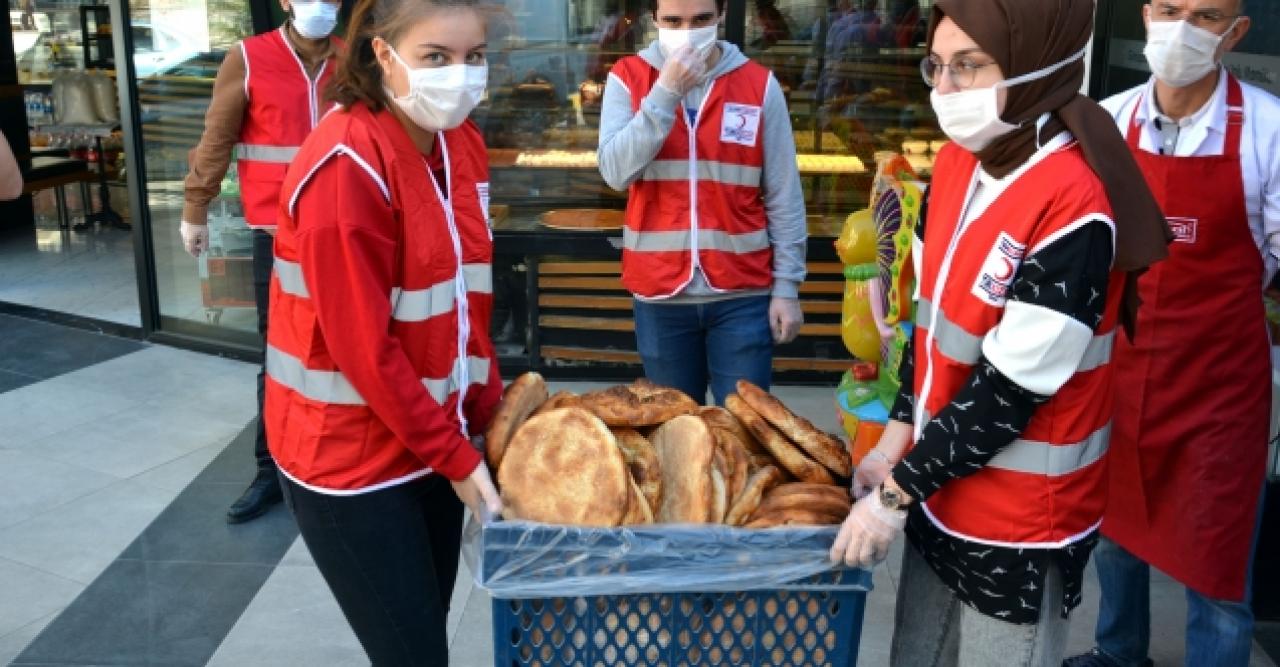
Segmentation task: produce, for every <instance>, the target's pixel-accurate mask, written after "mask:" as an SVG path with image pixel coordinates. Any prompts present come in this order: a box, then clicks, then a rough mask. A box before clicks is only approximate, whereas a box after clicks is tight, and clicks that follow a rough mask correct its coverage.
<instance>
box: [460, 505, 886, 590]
mask: <svg viewBox="0 0 1280 667" xmlns="http://www.w3.org/2000/svg"><path fill="white" fill-rule="evenodd" d="M836 532H837V527H836V526H821V527H818V526H815V527H795V528H779V529H772V530H748V529H745V528H733V527H730V526H720V525H649V526H631V527H625V528H588V527H576V526H549V525H546V524H539V523H532V522H528V521H501V522H488V523H485V522H482V521H478V520H476V519H475V517H472V518H471V519H470V520H469V521H468V523H467V527H466V530H465V531H464V533H463V558H464V559H465V560H466V563H467V567H469V568H470V569H471V572H472V573H473V575H474V576H475V582H476V585H477V586H479V587H480V588H482V589H484V590H485V591H488V592H489V594H490V595H492V596H494V597H496V598H500V599H511V598H548V597H566V596H582V595H623V594H631V593H678V592H715V591H729V592H735V591H747V590H760V589H788V590H863V591H869V590H871V574H870V573H869V572H867V571H865V570H859V569H853V568H847V567H845V566H843V565H840V566H834V565H832V563H831V561H830V560H828V553H829V551H830V549H831V545H832V543H833V542H835V539H836Z"/></svg>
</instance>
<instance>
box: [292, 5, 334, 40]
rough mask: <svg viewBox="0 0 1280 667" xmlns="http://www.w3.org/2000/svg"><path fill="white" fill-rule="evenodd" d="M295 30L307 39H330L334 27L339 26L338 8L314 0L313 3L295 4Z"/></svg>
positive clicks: (293, 6) (293, 7)
mask: <svg viewBox="0 0 1280 667" xmlns="http://www.w3.org/2000/svg"><path fill="white" fill-rule="evenodd" d="M289 7H290V8H292V9H293V29H294V30H297V31H298V34H299V35H302V36H303V37H306V38H307V39H320V38H322V37H328V36H329V34H330V33H332V32H333V27H334V26H335V25H337V24H338V6H337V5H333V4H329V3H327V2H321V1H320V0H314V1H313V2H294V3H290V4H289Z"/></svg>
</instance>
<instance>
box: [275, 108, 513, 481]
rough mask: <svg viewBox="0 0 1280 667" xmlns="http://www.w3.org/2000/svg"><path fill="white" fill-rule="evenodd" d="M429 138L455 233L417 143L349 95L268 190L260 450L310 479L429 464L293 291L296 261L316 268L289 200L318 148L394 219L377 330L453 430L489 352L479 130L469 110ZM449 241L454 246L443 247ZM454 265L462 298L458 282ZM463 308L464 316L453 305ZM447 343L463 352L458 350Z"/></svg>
mask: <svg viewBox="0 0 1280 667" xmlns="http://www.w3.org/2000/svg"><path fill="white" fill-rule="evenodd" d="M437 136H439V137H441V139H440V141H441V142H442V150H443V152H444V155H445V156H446V158H447V160H448V164H449V165H450V167H451V170H450V177H449V186H448V187H449V188H450V191H449V193H448V198H449V200H450V202H451V204H452V207H453V218H454V220H453V223H454V227H455V228H456V232H457V238H456V239H455V237H454V234H453V232H452V231H451V228H450V225H449V220H448V216H447V213H446V210H445V207H444V205H443V204H442V202H441V201H440V198H439V197H438V196H437V193H436V189H435V187H433V186H432V180H431V177H430V176H429V175H428V173H427V167H426V164H425V161H424V159H423V157H422V154H421V153H420V152H419V151H418V149H417V148H416V147H415V146H414V145H413V143H412V141H411V140H410V139H409V136H408V135H407V134H405V132H404V129H403V128H402V127H401V126H400V125H399V123H398V121H396V119H395V117H394V116H392V114H390V113H389V112H387V111H382V112H379V113H373V112H371V111H369V110H368V108H367V107H365V106H364V105H362V104H357V105H355V106H353V107H352V108H351V109H350V110H349V111H347V112H335V113H331V114H329V115H327V116H326V117H325V118H324V119H323V120H322V121H321V123H320V125H319V126H317V127H316V130H315V132H314V134H313V135H312V136H311V137H310V138H309V139H308V141H307V142H306V143H305V144H304V145H303V147H302V149H301V150H300V151H299V153H298V157H297V160H296V161H295V162H294V164H293V166H292V168H291V169H290V170H289V174H288V176H287V177H286V179H285V182H284V187H283V190H282V192H284V193H287V194H286V195H285V196H282V197H281V202H280V227H279V229H278V231H277V235H276V243H275V257H276V258H275V270H274V271H273V273H272V280H271V323H270V327H269V329H268V341H267V343H268V344H267V359H266V367H267V376H268V380H267V400H266V410H265V417H264V418H265V419H266V426H267V436H268V444H269V446H270V449H271V455H272V457H274V458H275V460H276V462H277V463H278V464H279V466H280V468H281V469H282V470H283V471H284V472H285V473H286V474H287V475H289V476H290V477H292V478H293V479H295V480H298V481H299V482H301V483H303V484H306V485H310V486H312V487H315V488H317V489H319V490H322V491H324V490H334V491H339V492H342V491H346V492H350V491H360V490H371V489H377V488H383V487H385V486H389V485H391V484H395V483H399V482H403V481H408V480H411V479H415V478H417V477H420V476H422V475H425V474H427V473H428V472H430V471H429V470H427V469H426V468H425V467H424V466H423V464H422V462H421V460H419V459H418V458H417V457H416V456H415V455H414V454H413V453H412V452H411V451H410V450H409V449H408V448H407V447H406V446H405V445H404V443H402V442H401V441H400V440H399V439H398V438H397V437H396V436H395V435H394V434H393V433H392V432H391V431H390V429H388V427H387V426H386V424H385V423H384V422H382V421H381V420H380V419H379V418H378V416H377V415H376V414H374V412H373V411H372V410H371V409H370V408H369V407H368V406H366V405H365V404H364V401H363V399H362V398H361V396H360V395H359V392H358V391H357V390H356V389H355V388H354V387H353V386H352V385H351V383H350V382H349V381H348V380H347V379H346V378H345V377H344V375H343V373H342V369H341V368H338V367H337V365H336V364H335V362H334V360H333V359H332V357H331V356H330V354H329V348H328V345H327V343H326V341H325V339H324V335H323V333H322V331H321V329H320V327H319V325H318V323H317V319H316V313H315V310H314V307H313V305H312V303H313V302H312V300H311V299H310V298H309V296H308V294H307V288H306V282H305V280H304V273H303V272H304V270H316V269H315V267H302V266H300V265H299V264H298V254H297V251H296V245H295V244H296V224H295V221H294V219H293V213H294V203H295V199H296V198H297V197H298V196H299V193H300V192H305V190H303V186H304V185H306V182H307V180H308V178H309V177H310V175H311V174H312V173H313V172H314V171H315V170H316V169H317V168H318V167H319V166H320V165H322V164H323V163H324V162H325V161H326V160H343V159H355V160H356V161H357V162H358V163H361V166H362V167H364V168H365V169H366V170H371V171H372V174H371V176H370V177H371V178H375V179H376V180H377V181H378V183H379V187H380V188H383V189H384V191H385V192H386V194H387V198H388V200H389V204H390V206H391V207H392V210H393V214H394V215H395V218H396V220H397V222H398V223H399V225H400V230H399V234H400V242H399V249H398V252H397V256H398V257H400V258H401V259H400V262H399V264H398V265H397V266H396V267H394V271H395V273H394V281H395V287H394V288H393V289H392V293H391V294H389V295H388V298H389V299H391V301H392V322H391V324H390V333H391V335H392V336H393V337H394V338H396V339H398V340H399V341H400V343H401V345H402V347H403V350H404V352H405V354H407V355H408V356H409V359H410V362H411V363H412V365H413V367H414V369H415V370H416V371H417V373H418V375H419V377H420V379H421V382H422V383H423V385H425V386H426V388H427V390H428V392H429V393H430V394H431V395H432V397H433V398H435V400H436V402H437V403H439V404H440V405H441V407H442V408H443V410H444V412H445V414H446V415H448V417H449V418H450V419H451V420H452V421H453V423H455V424H456V425H457V427H458V429H459V430H460V431H462V433H463V435H464V436H465V435H467V431H466V429H465V427H466V424H465V419H464V417H463V412H464V410H463V408H462V401H463V400H465V399H464V398H463V397H462V396H463V394H465V393H466V392H467V391H468V390H471V391H473V392H474V391H478V388H479V387H480V386H483V385H485V384H486V383H487V381H488V379H489V371H490V366H491V364H494V363H497V362H496V357H495V353H494V349H493V344H492V342H491V341H490V340H489V337H488V331H489V324H490V316H491V313H492V309H493V285H492V273H491V266H490V264H491V261H492V255H493V242H492V238H491V236H490V230H489V224H488V220H487V215H486V213H485V209H484V206H485V205H486V202H484V201H482V197H483V196H484V193H485V192H487V189H488V180H489V176H488V165H487V159H488V158H487V153H486V151H485V146H484V139H483V137H482V136H481V135H480V132H479V130H478V129H477V128H476V126H475V125H474V124H473V123H472V122H470V121H468V122H466V123H465V124H463V125H462V126H461V127H458V128H457V129H454V130H448V131H445V132H443V133H442V134H440V135H437ZM357 158H358V159H357ZM440 187H441V188H444V187H446V186H445V183H443V182H441V183H440ZM350 215H360V212H359V211H351V212H350ZM455 240H456V242H457V243H458V245H459V246H460V248H461V251H462V255H461V258H459V257H458V255H457V254H455V252H454V247H455V246H454V243H455ZM459 275H461V277H462V279H463V283H462V284H463V285H465V292H464V293H465V302H464V301H463V300H462V298H461V297H460V296H459V294H458V282H457V280H456V279H457V278H458V276H459ZM352 307H353V308H357V307H359V306H358V304H352ZM463 307H465V310H466V313H467V317H466V318H465V319H464V318H460V317H459V313H460V312H461V310H462V308H463ZM460 347H464V348H465V350H466V357H465V359H461V357H460V355H459V349H460Z"/></svg>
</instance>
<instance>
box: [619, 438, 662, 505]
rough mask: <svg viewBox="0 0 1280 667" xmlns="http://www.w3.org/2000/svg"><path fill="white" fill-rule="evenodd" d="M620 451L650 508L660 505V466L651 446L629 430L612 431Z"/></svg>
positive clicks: (656, 454) (655, 452) (655, 451)
mask: <svg viewBox="0 0 1280 667" xmlns="http://www.w3.org/2000/svg"><path fill="white" fill-rule="evenodd" d="M613 435H614V437H615V438H617V440H618V447H619V448H620V449H621V450H622V458H624V459H626V461H627V468H628V469H629V470H630V471H631V478H632V479H634V480H635V482H636V486H638V487H639V488H640V491H641V493H642V494H643V495H644V498H645V500H646V501H647V502H648V504H649V507H650V508H656V507H659V506H660V505H661V504H662V465H661V464H660V463H659V461H658V452H657V450H655V449H654V448H653V445H652V444H651V443H650V442H649V441H648V440H647V439H646V438H645V437H644V436H643V435H640V434H639V433H637V432H636V431H634V430H632V429H629V428H618V429H613Z"/></svg>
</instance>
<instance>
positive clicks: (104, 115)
mask: <svg viewBox="0 0 1280 667" xmlns="http://www.w3.org/2000/svg"><path fill="white" fill-rule="evenodd" d="M89 88H90V90H91V91H92V93H93V110H94V112H95V113H97V114H98V118H100V119H102V122H104V123H118V122H120V105H119V104H117V103H116V84H115V82H114V81H112V80H111V77H109V76H107V75H106V74H103V73H102V72H95V73H93V74H90V75H89Z"/></svg>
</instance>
